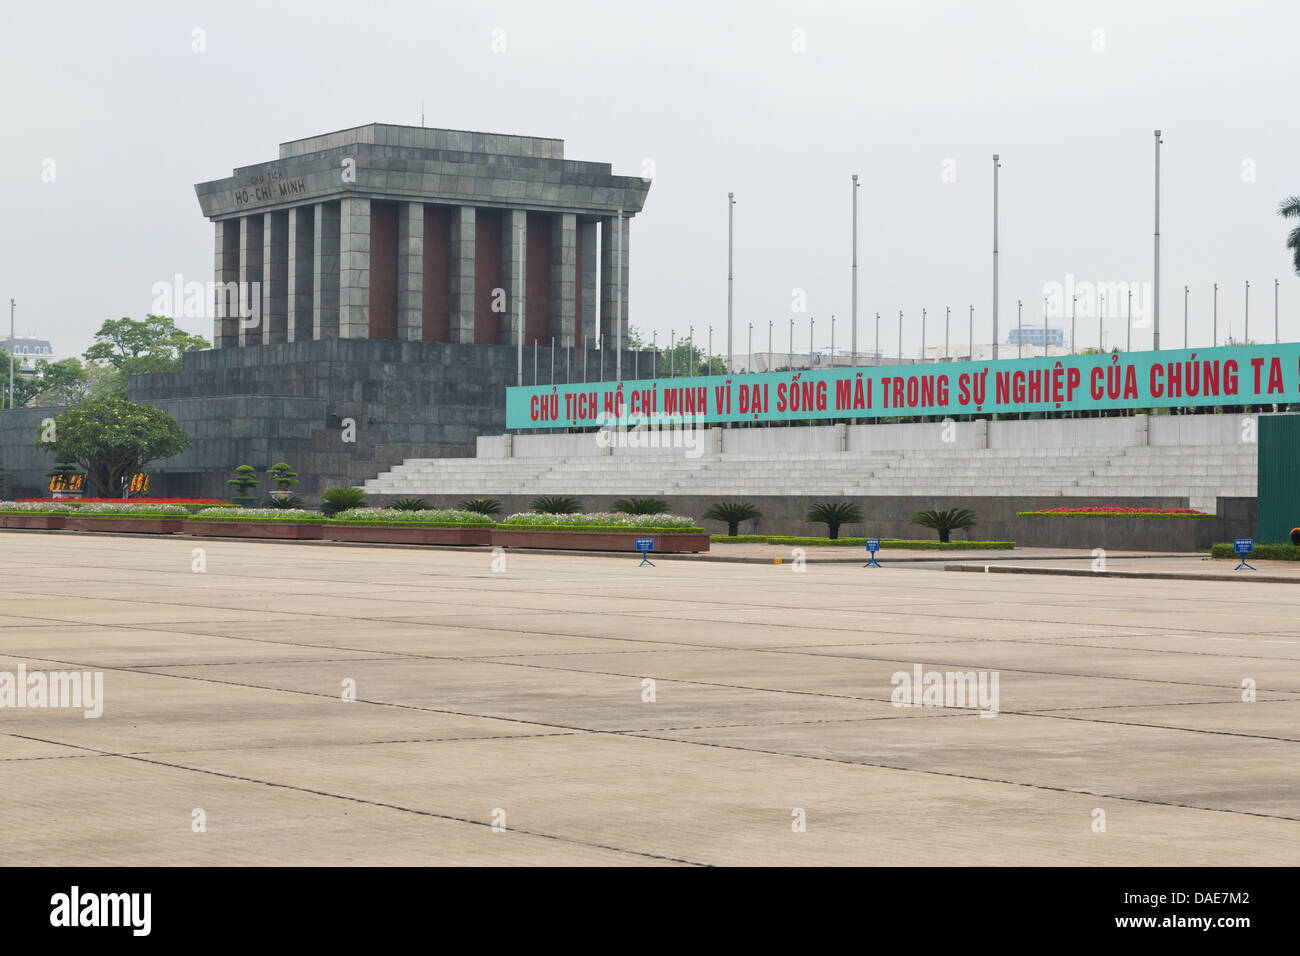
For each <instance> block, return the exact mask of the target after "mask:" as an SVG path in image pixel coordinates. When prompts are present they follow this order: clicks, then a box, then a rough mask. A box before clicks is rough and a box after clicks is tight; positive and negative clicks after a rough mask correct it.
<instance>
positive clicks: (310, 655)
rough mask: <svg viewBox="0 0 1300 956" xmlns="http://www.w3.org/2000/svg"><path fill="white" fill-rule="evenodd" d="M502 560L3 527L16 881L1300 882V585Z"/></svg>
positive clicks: (560, 558) (1, 831) (4, 743)
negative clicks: (132, 869)
mask: <svg viewBox="0 0 1300 956" xmlns="http://www.w3.org/2000/svg"><path fill="white" fill-rule="evenodd" d="M199 545H201V546H202V548H203V553H201V554H196V553H195V549H196V546H199ZM936 557H938V558H939V560H942V557H941V556H936ZM493 561H494V558H493V556H492V555H491V554H490V553H489V552H487V551H486V550H466V551H450V550H419V549H413V548H381V547H355V546H343V545H318V544H293V543H272V542H240V541H224V540H214V541H206V542H196V541H195V540H193V539H181V538H172V539H168V538H145V537H140V536H132V537H126V536H122V537H116V536H98V535H92V534H73V533H62V532H53V533H44V532H20V531H4V532H0V569H3V582H4V583H3V603H2V604H0V673H3V672H9V673H17V672H18V671H19V669H20V668H25V670H26V671H27V673H28V674H31V673H33V672H52V671H68V670H77V671H100V672H102V673H103V715H102V716H101V717H98V718H93V719H87V718H86V717H84V716H83V713H82V712H81V711H80V710H77V709H62V708H47V709H33V708H27V707H24V708H16V707H0V773H2V774H3V781H4V794H3V801H4V807H5V810H4V813H3V814H0V841H2V842H3V843H4V845H5V847H6V862H7V863H9V864H11V865H13V864H19V865H22V864H31V865H72V864H87V865H97V864H125V865H130V864H186V865H204V864H309V865H339V864H409V865H420V864H614V865H618V864H658V863H670V864H671V863H685V864H721V865H729V864H778V865H780V864H883V865H910V864H939V865H948V864H952V865H971V864H975V865H978V864H1018V863H1023V864H1045V865H1053V864H1128V865H1143V864H1234V865H1236V864H1246V865H1250V864H1261V865H1276V864H1288V865H1295V864H1297V863H1300V730H1298V728H1300V627H1297V623H1296V622H1297V618H1298V616H1300V615H1298V613H1297V612H1298V611H1300V588H1297V587H1295V586H1293V585H1291V584H1271V583H1251V582H1249V580H1245V579H1243V580H1241V581H1232V582H1224V581H1204V582H1198V581H1185V580H1145V579H1144V580H1127V579H1119V578H1106V577H1104V576H1095V577H1037V576H1034V577H1031V576H1026V575H1019V574H959V573H952V572H944V571H943V570H942V569H941V567H942V566H941V565H940V564H936V565H916V564H914V565H912V566H910V567H909V566H904V565H899V566H895V567H886V568H884V569H882V570H874V569H872V570H864V569H862V568H860V567H858V566H856V565H852V564H838V563H815V562H810V563H809V564H807V565H806V570H804V571H802V572H796V571H794V570H793V568H792V567H791V565H790V564H788V563H786V564H783V565H779V566H778V565H758V564H739V563H729V562H721V561H709V560H694V561H692V560H665V561H661V562H659V563H658V566H657V567H654V568H649V567H638V566H637V559H636V557H635V556H632V555H628V556H618V557H609V556H606V557H598V556H569V555H540V554H528V553H526V552H511V553H509V554H508V555H506V556H505V559H504V569H503V570H494V566H493ZM497 562H498V566H499V565H500V559H499V558H498V559H497ZM200 564H201V566H202V570H196V567H198V566H199V565H200ZM1220 569H1221V568H1216V570H1220ZM917 665H920V667H921V668H922V670H923V671H931V670H936V671H944V672H946V671H962V672H967V671H987V672H993V671H996V672H997V673H998V675H999V713H998V714H997V716H996V717H994V718H992V719H985V718H983V717H981V716H980V715H979V712H978V711H977V710H976V709H974V708H973V707H956V706H935V707H914V708H900V707H895V706H893V705H892V704H891V702H890V697H891V692H892V691H893V690H894V687H893V686H892V684H891V676H892V675H895V674H896V673H898V672H904V673H908V674H911V673H912V672H913V669H914V668H915V667H916V666H917ZM1243 681H1246V682H1253V683H1254V687H1255V695H1256V699H1255V701H1254V702H1243V700H1242V696H1243ZM352 688H354V689H355V698H356V699H355V700H354V701H349V700H345V699H344V697H345V696H346V695H348V694H349V692H350V691H351V690H352ZM650 698H653V699H650ZM800 819H802V820H804V821H805V823H806V829H804V830H803V831H802V832H800V831H799V830H798V829H797V828H796V827H792V824H797V823H798V821H799V820H800ZM1103 819H1104V823H1105V829H1104V832H1098V824H1099V822H1100V821H1102V820H1103ZM198 821H201V822H202V827H199V824H198ZM494 824H497V826H495V827H494ZM200 830H201V832H196V831H200Z"/></svg>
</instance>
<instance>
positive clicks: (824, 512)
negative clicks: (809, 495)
mask: <svg viewBox="0 0 1300 956" xmlns="http://www.w3.org/2000/svg"><path fill="white" fill-rule="evenodd" d="M807 520H808V521H811V522H814V523H816V524H824V525H826V532H827V534H828V536H829V537H830V538H831V540H832V541H834V540H835V539H836V538H838V537H839V536H840V525H842V524H854V523H856V522H859V521H861V520H862V509H861V508H859V507H858V506H857V505H855V504H854V503H853V502H851V501H824V502H822V503H821V504H816V505H813V506H812V507H811V508H809V509H808V518H807Z"/></svg>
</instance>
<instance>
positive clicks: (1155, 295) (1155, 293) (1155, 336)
mask: <svg viewBox="0 0 1300 956" xmlns="http://www.w3.org/2000/svg"><path fill="white" fill-rule="evenodd" d="M1162 142H1164V140H1162V139H1161V138H1160V130H1156V268H1155V287H1154V289H1153V290H1152V294H1151V303H1152V312H1153V313H1154V314H1155V331H1154V332H1153V333H1152V339H1151V348H1152V349H1153V350H1154V351H1156V352H1159V351H1160V144H1161V143H1162ZM1132 320H1133V318H1132V312H1131V310H1130V314H1129V321H1130V322H1132ZM1132 337H1133V329H1132V327H1131V326H1130V328H1129V338H1130V339H1132ZM1130 344H1132V343H1131V342H1130Z"/></svg>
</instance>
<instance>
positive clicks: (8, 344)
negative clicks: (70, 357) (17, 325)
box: [0, 334, 55, 375]
mask: <svg viewBox="0 0 1300 956" xmlns="http://www.w3.org/2000/svg"><path fill="white" fill-rule="evenodd" d="M0 345H3V346H4V348H5V350H6V351H8V352H9V353H10V354H12V355H13V357H14V361H15V362H16V363H18V364H20V365H21V366H22V371H23V374H24V375H28V374H33V373H35V371H36V362H37V360H38V359H45V360H46V361H47V362H53V361H55V356H54V346H52V345H51V344H50V343H49V340H48V339H38V338H37V337H36V336H35V335H34V334H29V335H18V336H14V337H13V338H10V337H9V336H7V335H6V336H4V338H2V339H0Z"/></svg>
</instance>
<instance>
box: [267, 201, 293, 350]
mask: <svg viewBox="0 0 1300 956" xmlns="http://www.w3.org/2000/svg"><path fill="white" fill-rule="evenodd" d="M288 291H289V212H288V210H284V209H282V210H280V211H278V212H266V213H262V344H263V345H275V344H277V343H279V342H286V341H288V329H289V297H288Z"/></svg>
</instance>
